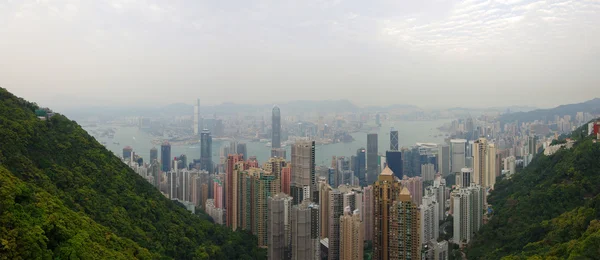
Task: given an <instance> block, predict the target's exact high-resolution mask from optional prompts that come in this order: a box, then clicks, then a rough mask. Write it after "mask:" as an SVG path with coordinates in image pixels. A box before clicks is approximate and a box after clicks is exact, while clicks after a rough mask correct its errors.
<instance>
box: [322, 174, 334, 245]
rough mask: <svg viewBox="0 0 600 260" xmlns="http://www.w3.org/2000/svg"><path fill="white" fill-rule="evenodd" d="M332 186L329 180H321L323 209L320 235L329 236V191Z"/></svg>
mask: <svg viewBox="0 0 600 260" xmlns="http://www.w3.org/2000/svg"><path fill="white" fill-rule="evenodd" d="M331 190H332V189H331V186H329V184H328V183H327V181H319V203H320V205H321V211H320V212H319V225H320V228H319V230H320V231H321V232H320V237H321V238H327V237H329V193H330V192H331Z"/></svg>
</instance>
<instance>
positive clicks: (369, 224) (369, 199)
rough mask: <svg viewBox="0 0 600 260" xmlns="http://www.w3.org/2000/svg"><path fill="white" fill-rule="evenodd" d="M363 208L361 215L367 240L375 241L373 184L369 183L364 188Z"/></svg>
mask: <svg viewBox="0 0 600 260" xmlns="http://www.w3.org/2000/svg"><path fill="white" fill-rule="evenodd" d="M363 200H364V201H363V209H362V212H361V215H362V217H363V221H364V223H365V225H364V227H365V240H368V241H373V223H374V219H373V217H374V215H373V214H374V212H373V203H374V201H373V186H372V185H369V186H367V187H365V188H364V189H363Z"/></svg>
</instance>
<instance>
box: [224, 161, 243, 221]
mask: <svg viewBox="0 0 600 260" xmlns="http://www.w3.org/2000/svg"><path fill="white" fill-rule="evenodd" d="M240 161H241V162H243V158H242V157H241V156H239V155H237V154H230V155H228V156H227V169H226V172H225V174H226V180H225V185H226V188H225V201H226V202H225V208H226V209H227V210H226V221H225V223H226V225H227V226H228V227H230V228H231V229H232V230H236V229H237V218H236V216H237V193H238V189H237V182H234V177H237V176H235V175H237V171H239V170H240V169H239V167H240V166H239V164H238V162H240ZM242 170H243V166H242Z"/></svg>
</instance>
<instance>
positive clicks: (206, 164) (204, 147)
mask: <svg viewBox="0 0 600 260" xmlns="http://www.w3.org/2000/svg"><path fill="white" fill-rule="evenodd" d="M200 169H202V170H205V171H208V172H209V173H210V174H212V173H213V170H214V169H213V165H212V137H211V136H210V131H208V130H207V129H204V130H202V133H201V134H200Z"/></svg>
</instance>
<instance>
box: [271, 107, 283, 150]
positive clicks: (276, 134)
mask: <svg viewBox="0 0 600 260" xmlns="http://www.w3.org/2000/svg"><path fill="white" fill-rule="evenodd" d="M271 124H272V128H271V131H272V133H271V147H272V148H281V114H280V111H279V107H278V106H274V107H273V111H272V115H271Z"/></svg>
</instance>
